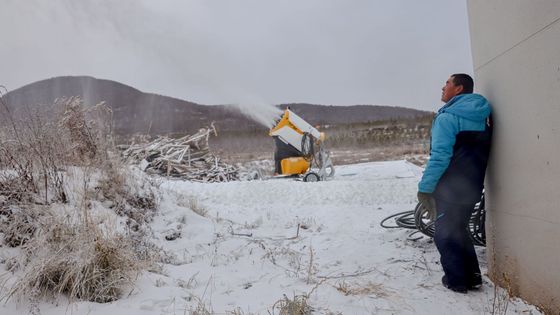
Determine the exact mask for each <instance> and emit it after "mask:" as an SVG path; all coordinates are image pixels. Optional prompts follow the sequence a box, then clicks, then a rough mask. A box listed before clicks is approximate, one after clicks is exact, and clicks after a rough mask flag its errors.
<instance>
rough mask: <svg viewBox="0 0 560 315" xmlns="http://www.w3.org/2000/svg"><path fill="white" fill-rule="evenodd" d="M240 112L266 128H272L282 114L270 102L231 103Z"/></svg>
mask: <svg viewBox="0 0 560 315" xmlns="http://www.w3.org/2000/svg"><path fill="white" fill-rule="evenodd" d="M233 106H235V107H236V108H238V109H239V110H240V111H241V113H242V114H243V115H245V116H247V117H249V118H251V119H252V120H254V121H256V122H258V123H259V124H261V125H263V126H265V127H266V128H272V127H274V125H275V124H276V121H277V120H278V119H280V117H281V116H282V110H281V109H280V108H278V107H276V106H274V105H272V104H267V103H263V102H252V103H238V104H233Z"/></svg>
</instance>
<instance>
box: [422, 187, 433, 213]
mask: <svg viewBox="0 0 560 315" xmlns="http://www.w3.org/2000/svg"><path fill="white" fill-rule="evenodd" d="M418 201H419V202H420V203H421V204H422V205H423V206H424V208H426V210H428V211H429V212H430V213H436V201H435V200H434V197H432V194H430V193H426V192H421V191H419V192H418Z"/></svg>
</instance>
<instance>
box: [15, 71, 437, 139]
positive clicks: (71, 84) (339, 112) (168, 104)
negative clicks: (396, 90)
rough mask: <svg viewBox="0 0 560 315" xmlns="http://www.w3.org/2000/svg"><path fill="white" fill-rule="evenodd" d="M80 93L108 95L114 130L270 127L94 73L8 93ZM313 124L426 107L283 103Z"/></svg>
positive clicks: (34, 100) (33, 98)
mask: <svg viewBox="0 0 560 315" xmlns="http://www.w3.org/2000/svg"><path fill="white" fill-rule="evenodd" d="M69 96H81V97H82V98H83V99H84V102H85V103H86V104H87V105H95V104H97V103H99V102H101V101H104V102H105V103H106V104H107V105H108V106H110V107H111V108H112V110H113V113H114V121H115V132H116V133H117V134H119V135H131V134H134V133H148V132H149V133H150V134H152V135H156V134H168V133H193V132H194V131H196V130H198V128H201V127H203V126H207V125H209V124H210V122H212V121H214V122H215V123H216V127H217V128H218V129H219V130H221V131H246V130H260V129H262V130H263V131H265V130H266V128H265V127H263V126H262V125H260V124H258V123H256V122H254V121H252V120H251V119H250V118H247V117H245V116H244V115H243V114H241V112H240V111H239V110H238V109H237V108H236V107H234V106H231V105H212V106H209V105H201V104H196V103H193V102H189V101H184V100H181V99H177V98H172V97H167V96H162V95H157V94H151V93H144V92H141V91H139V90H137V89H135V88H133V87H130V86H127V85H124V84H122V83H118V82H115V81H110V80H102V79H96V78H93V77H86V76H79V77H71V76H66V77H56V78H51V79H46V80H42V81H38V82H35V83H32V84H29V85H26V86H24V87H21V88H19V89H16V90H13V91H11V92H9V93H7V94H6V95H5V96H4V100H5V102H6V103H7V104H9V106H10V107H14V108H17V107H23V106H33V105H37V104H50V103H52V102H53V101H54V100H55V99H56V98H60V97H69ZM286 106H290V108H291V109H292V110H294V111H295V112H297V113H298V114H299V115H300V116H302V117H303V118H304V119H306V120H307V121H308V122H310V123H311V124H322V125H325V124H330V125H340V124H354V123H365V122H372V121H380V120H389V119H399V118H413V117H418V116H425V115H427V114H429V113H428V112H424V111H419V110H415V109H410V108H403V107H392V106H377V105H355V106H324V105H312V104H284V105H279V107H281V108H285V107H286Z"/></svg>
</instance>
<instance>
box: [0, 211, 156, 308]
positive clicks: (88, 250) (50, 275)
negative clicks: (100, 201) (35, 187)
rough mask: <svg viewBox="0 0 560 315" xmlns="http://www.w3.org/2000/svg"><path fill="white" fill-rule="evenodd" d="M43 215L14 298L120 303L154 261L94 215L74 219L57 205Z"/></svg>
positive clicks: (25, 249)
mask: <svg viewBox="0 0 560 315" xmlns="http://www.w3.org/2000/svg"><path fill="white" fill-rule="evenodd" d="M42 211H43V213H44V214H43V215H42V218H41V220H37V221H35V222H33V224H34V226H35V227H36V229H37V230H36V232H35V235H34V237H33V238H31V239H29V240H28V242H27V243H26V244H25V245H23V246H22V250H23V252H24V253H25V254H26V255H25V257H24V258H23V257H22V259H24V260H25V261H24V262H22V263H21V265H22V266H23V270H22V274H23V275H22V276H21V277H20V278H19V279H18V281H17V282H16V284H15V285H14V286H13V287H12V289H11V290H10V292H9V294H8V296H6V298H8V299H9V298H12V297H17V298H18V299H21V298H23V297H28V296H33V297H49V298H54V297H56V296H57V295H58V294H65V295H67V296H68V297H69V298H70V300H76V299H80V300H87V301H93V302H100V303H104V302H110V301H114V300H116V299H118V298H119V297H121V296H122V295H123V293H124V291H125V290H126V289H127V288H128V287H130V286H132V284H133V283H134V281H135V280H136V278H137V276H138V274H139V272H140V271H141V270H143V269H145V268H147V267H148V266H149V264H150V263H151V261H149V260H146V259H141V258H140V257H139V255H137V252H136V249H135V245H134V243H133V241H132V240H131V239H130V238H127V237H125V236H124V235H121V234H118V233H115V232H114V231H111V230H110V228H109V227H108V226H104V227H103V228H100V227H99V225H98V224H97V222H95V221H97V220H93V218H92V217H91V216H90V214H88V215H83V216H82V215H80V216H77V217H74V218H72V217H71V216H69V213H68V212H65V213H59V212H60V211H57V210H55V208H53V207H51V208H44V209H42ZM69 211H70V212H72V210H71V209H70V210H69ZM84 214H85V212H84Z"/></svg>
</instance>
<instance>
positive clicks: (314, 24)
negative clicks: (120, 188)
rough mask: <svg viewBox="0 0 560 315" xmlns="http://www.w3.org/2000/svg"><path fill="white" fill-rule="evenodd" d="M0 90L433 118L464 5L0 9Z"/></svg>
mask: <svg viewBox="0 0 560 315" xmlns="http://www.w3.org/2000/svg"><path fill="white" fill-rule="evenodd" d="M0 29H1V30H3V32H2V34H3V36H2V39H1V44H0V85H5V86H6V87H7V88H8V89H16V88H18V87H21V86H23V85H25V84H28V83H31V82H34V81H38V80H42V79H46V78H49V77H54V76H62V75H90V76H94V77H97V78H102V79H110V80H115V81H119V82H122V83H125V84H128V85H131V86H133V87H135V88H138V89H140V90H142V91H145V92H153V93H158V94H163V95H168V96H173V97H178V98H183V99H186V100H190V101H194V102H198V103H202V104H225V103H244V104H252V103H255V104H256V103H262V104H278V103H288V102H307V103H315V104H332V105H351V104H379V105H396V106H406V107H413V108H419V109H426V110H436V109H437V108H439V107H440V106H441V102H440V101H439V98H440V94H441V91H440V89H441V87H442V86H443V83H444V82H445V80H446V79H447V77H448V75H449V74H451V73H455V72H466V73H469V74H472V58H471V51H470V41H469V33H468V21H467V12H466V3H465V1H464V0H451V1H450V0H423V1H418V0H407V1H404V0H402V1H401V0H282V1H272V0H270V1H269V0H235V1H233V0H222V1H218V0H198V1H194V0H182V1H180V0H176V1H171V0H159V1H148V0H114V1H85V0H81V1H75V0H26V1H21V0H1V2H0Z"/></svg>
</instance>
